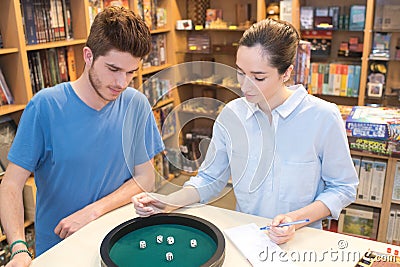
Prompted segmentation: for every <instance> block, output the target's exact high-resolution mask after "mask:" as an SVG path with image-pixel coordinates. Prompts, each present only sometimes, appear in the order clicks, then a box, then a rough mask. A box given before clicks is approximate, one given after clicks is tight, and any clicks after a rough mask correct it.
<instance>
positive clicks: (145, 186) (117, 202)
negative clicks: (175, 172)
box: [54, 161, 155, 238]
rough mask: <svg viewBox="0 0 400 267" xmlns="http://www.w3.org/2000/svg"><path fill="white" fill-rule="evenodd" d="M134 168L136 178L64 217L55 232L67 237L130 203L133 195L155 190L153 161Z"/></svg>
mask: <svg viewBox="0 0 400 267" xmlns="http://www.w3.org/2000/svg"><path fill="white" fill-rule="evenodd" d="M134 170H135V177H134V179H129V180H128V181H126V182H125V183H124V184H123V185H121V186H120V187H119V188H118V189H117V190H115V191H114V192H112V193H111V194H109V195H107V196H105V197H103V198H101V199H99V200H98V201H96V202H93V203H92V204H90V205H88V206H86V207H84V208H83V209H81V210H78V211H77V212H75V213H73V214H71V215H69V216H68V217H65V218H64V219H62V220H61V221H60V222H59V223H58V225H57V226H56V228H55V229H54V233H55V234H57V235H58V236H60V237H61V238H66V237H68V236H70V235H71V234H73V233H75V232H76V231H78V230H79V229H81V228H82V227H83V226H85V225H86V224H88V223H89V222H91V221H93V220H95V219H97V218H98V217H100V216H102V215H104V214H106V213H107V212H109V211H112V210H114V209H116V208H119V207H121V206H124V205H126V204H128V203H129V202H130V200H131V197H132V196H133V195H136V194H138V193H141V192H143V191H146V192H151V191H153V190H154V180H155V177H154V168H153V164H152V161H147V162H145V163H143V164H140V165H137V166H135V168H134ZM66 201H68V200H66Z"/></svg>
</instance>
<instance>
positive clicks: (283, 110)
mask: <svg viewBox="0 0 400 267" xmlns="http://www.w3.org/2000/svg"><path fill="white" fill-rule="evenodd" d="M289 90H292V91H294V92H293V94H292V95H291V96H290V97H289V98H288V99H286V101H285V102H283V104H281V105H280V106H278V107H276V108H275V109H274V111H276V112H277V113H278V114H279V115H280V116H281V117H282V118H284V119H285V118H287V117H288V116H289V115H290V114H291V113H292V112H293V111H294V110H295V109H296V108H297V106H298V105H299V104H300V103H301V101H303V99H304V98H305V97H306V95H307V94H308V93H307V90H306V89H305V88H304V87H303V85H301V84H297V85H293V86H290V87H289ZM243 100H244V101H245V103H246V105H247V106H248V107H249V108H248V109H247V114H246V120H248V119H249V118H250V117H251V116H253V114H254V113H256V112H257V111H260V112H262V110H261V109H260V108H259V107H258V105H257V104H254V103H250V102H248V101H247V100H246V98H243Z"/></svg>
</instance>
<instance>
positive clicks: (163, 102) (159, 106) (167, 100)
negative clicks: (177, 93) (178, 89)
mask: <svg viewBox="0 0 400 267" xmlns="http://www.w3.org/2000/svg"><path fill="white" fill-rule="evenodd" d="M172 102H174V99H172V98H168V99H165V100H161V101H158V102H157V103H156V104H155V105H154V107H152V109H153V110H155V109H159V108H161V107H163V106H166V105H168V104H170V103H172Z"/></svg>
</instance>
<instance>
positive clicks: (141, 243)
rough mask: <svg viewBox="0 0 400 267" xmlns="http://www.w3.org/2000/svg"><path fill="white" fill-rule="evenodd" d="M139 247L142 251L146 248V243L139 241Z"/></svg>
mask: <svg viewBox="0 0 400 267" xmlns="http://www.w3.org/2000/svg"><path fill="white" fill-rule="evenodd" d="M139 247H140V248H142V249H143V248H146V241H143V240H141V241H139Z"/></svg>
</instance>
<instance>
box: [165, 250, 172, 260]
mask: <svg viewBox="0 0 400 267" xmlns="http://www.w3.org/2000/svg"><path fill="white" fill-rule="evenodd" d="M165 258H166V259H167V261H172V260H173V259H174V254H172V252H167V253H166V254H165Z"/></svg>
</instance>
